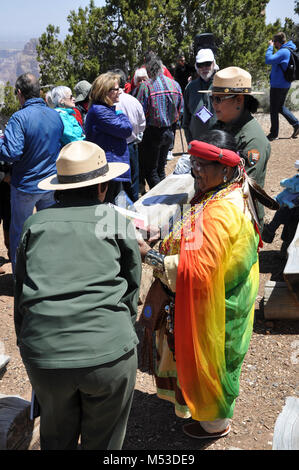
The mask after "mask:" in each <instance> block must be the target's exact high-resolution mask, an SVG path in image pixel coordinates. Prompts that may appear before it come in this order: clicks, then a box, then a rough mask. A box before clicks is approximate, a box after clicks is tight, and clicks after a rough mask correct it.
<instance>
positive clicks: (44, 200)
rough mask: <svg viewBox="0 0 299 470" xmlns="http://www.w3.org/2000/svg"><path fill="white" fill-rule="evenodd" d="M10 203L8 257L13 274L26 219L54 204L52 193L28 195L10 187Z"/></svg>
mask: <svg viewBox="0 0 299 470" xmlns="http://www.w3.org/2000/svg"><path fill="white" fill-rule="evenodd" d="M10 203H11V222H10V230H9V238H10V256H11V264H12V271H13V273H14V272H15V264H16V252H17V247H18V244H19V241H20V238H21V234H22V230H23V225H24V222H25V220H26V219H28V217H29V216H30V215H32V214H33V209H34V207H36V210H37V211H39V210H41V209H46V208H47V207H50V206H52V205H53V204H54V203H55V200H54V191H44V192H43V193H38V194H30V193H24V191H19V190H18V189H17V188H15V187H14V186H12V185H11V187H10Z"/></svg>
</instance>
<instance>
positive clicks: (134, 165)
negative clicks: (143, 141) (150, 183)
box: [123, 142, 139, 202]
mask: <svg viewBox="0 0 299 470" xmlns="http://www.w3.org/2000/svg"><path fill="white" fill-rule="evenodd" d="M128 148H129V152H130V167H131V180H132V182H131V183H129V182H125V183H123V187H124V190H125V191H126V193H127V195H128V196H129V198H130V199H131V200H132V201H133V202H136V201H137V199H138V193H139V157H138V144H135V143H133V142H132V143H131V144H128Z"/></svg>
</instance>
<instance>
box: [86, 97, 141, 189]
mask: <svg viewBox="0 0 299 470" xmlns="http://www.w3.org/2000/svg"><path fill="white" fill-rule="evenodd" d="M85 133H86V140H88V141H90V142H93V143H95V144H97V145H99V147H101V148H102V149H103V150H105V152H106V158H107V162H108V163H109V162H122V163H127V164H128V165H130V154H129V148H128V145H127V140H126V139H127V138H128V137H130V135H131V134H132V125H131V123H130V121H129V119H128V118H127V116H126V115H125V114H123V113H121V112H120V111H115V106H107V105H103V104H93V105H92V106H91V107H90V109H89V111H88V113H87V116H86V121H85ZM115 180H117V181H131V171H130V169H129V170H128V171H127V172H126V173H124V174H123V175H121V176H119V177H118V178H115Z"/></svg>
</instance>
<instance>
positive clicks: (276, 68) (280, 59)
mask: <svg viewBox="0 0 299 470" xmlns="http://www.w3.org/2000/svg"><path fill="white" fill-rule="evenodd" d="M287 47H289V48H290V49H296V46H295V44H294V43H293V41H288V42H286V43H285V44H283V45H282V46H281V48H280V49H279V50H278V51H277V52H275V54H273V48H274V46H269V47H268V49H267V51H266V57H265V59H266V60H265V62H266V64H267V65H272V70H271V74H270V85H271V87H272V88H290V86H291V82H288V81H287V80H286V79H285V78H284V75H283V71H282V69H283V70H286V68H287V66H288V63H289V60H290V56H291V53H290V51H289V50H288V49H287Z"/></svg>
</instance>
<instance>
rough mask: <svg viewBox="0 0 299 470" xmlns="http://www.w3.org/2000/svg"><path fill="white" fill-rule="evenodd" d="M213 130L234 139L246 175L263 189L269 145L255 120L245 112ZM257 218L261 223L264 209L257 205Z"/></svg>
mask: <svg viewBox="0 0 299 470" xmlns="http://www.w3.org/2000/svg"><path fill="white" fill-rule="evenodd" d="M214 128H215V129H222V130H224V131H227V132H229V133H230V134H232V135H233V136H234V137H235V139H236V141H237V145H238V151H239V153H240V157H241V158H244V160H245V170H246V173H247V174H248V176H250V177H251V178H252V179H253V180H255V181H256V182H257V184H259V185H260V186H261V187H262V188H263V187H264V184H265V178H266V170H267V163H268V160H269V158H270V153H271V145H270V142H269V141H268V139H267V137H266V136H265V134H264V131H263V129H262V128H261V126H260V125H259V123H258V122H257V120H256V119H254V117H253V116H252V115H251V114H250V112H249V111H247V110H245V111H244V113H243V114H242V115H241V116H240V118H239V119H238V120H237V121H234V122H230V123H221V122H217V123H216V125H215V127H214ZM258 217H259V220H260V221H261V222H262V220H263V217H264V207H263V206H262V205H261V204H259V203H258Z"/></svg>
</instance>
